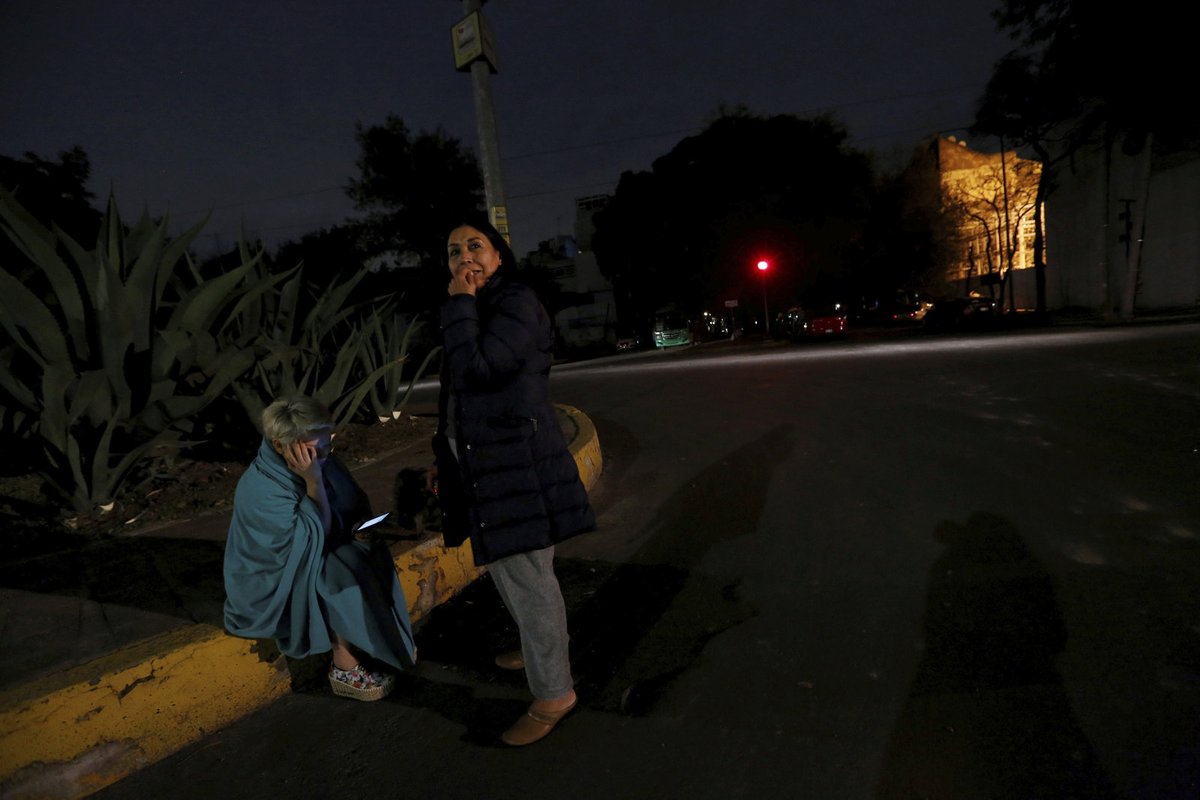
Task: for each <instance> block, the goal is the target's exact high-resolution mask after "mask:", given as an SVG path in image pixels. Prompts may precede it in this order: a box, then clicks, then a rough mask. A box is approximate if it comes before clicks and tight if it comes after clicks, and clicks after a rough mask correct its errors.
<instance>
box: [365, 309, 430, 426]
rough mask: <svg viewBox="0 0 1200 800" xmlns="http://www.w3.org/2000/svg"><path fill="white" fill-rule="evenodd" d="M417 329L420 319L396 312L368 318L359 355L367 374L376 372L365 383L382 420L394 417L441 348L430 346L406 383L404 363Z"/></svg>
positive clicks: (407, 357)
mask: <svg viewBox="0 0 1200 800" xmlns="http://www.w3.org/2000/svg"><path fill="white" fill-rule="evenodd" d="M420 329H421V323H420V322H419V321H417V320H415V319H409V318H408V317H406V316H405V315H403V314H401V313H399V312H394V313H392V314H390V315H384V314H375V315H373V316H372V317H371V318H370V319H369V320H368V322H367V328H366V334H367V335H366V338H365V340H364V346H363V348H362V350H361V353H360V356H359V358H360V360H361V362H362V365H363V368H364V370H365V371H366V372H367V373H368V374H369V375H376V376H377V377H376V378H375V380H374V381H372V382H371V383H369V384H368V387H367V388H368V391H367V394H366V399H367V401H368V402H369V403H370V404H371V410H372V411H373V412H374V414H375V416H376V417H378V418H379V420H380V421H381V422H386V421H387V420H390V419H393V418H394V417H396V416H397V415H398V414H399V413H400V412H399V409H401V408H403V407H404V405H405V404H407V402H408V398H409V396H410V395H411V394H412V390H413V387H414V386H415V385H416V383H417V381H418V380H420V379H421V376H423V375H424V374H425V371H426V370H427V369H428V368H429V365H430V364H431V363H432V362H433V359H434V358H435V357H436V356H437V355H438V353H440V352H441V348H440V347H434V348H433V349H431V350H430V351H429V352H428V353H427V354H426V355H425V358H424V360H422V361H421V364H420V365H419V366H418V367H417V370H416V372H414V373H413V374H412V376H411V377H410V378H409V379H408V382H407V386H406V385H405V380H404V365H405V364H407V363H408V360H409V357H410V353H409V348H410V347H411V346H412V339H413V336H414V334H416V333H417V332H418V331H420ZM401 391H403V395H401Z"/></svg>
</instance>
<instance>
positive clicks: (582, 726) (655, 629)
mask: <svg viewBox="0 0 1200 800" xmlns="http://www.w3.org/2000/svg"><path fill="white" fill-rule="evenodd" d="M553 395H554V399H555V401H557V402H562V403H567V404H570V405H575V406H578V407H579V408H581V409H583V410H584V411H585V412H586V413H587V414H588V415H589V416H590V417H591V419H592V421H593V422H594V423H595V424H596V427H597V430H598V432H599V437H600V443H601V446H602V448H603V450H604V453H605V472H604V475H603V476H602V477H601V479H600V481H599V485H598V487H597V488H596V490H595V491H594V493H593V501H594V503H595V505H596V507H597V509H598V511H599V520H600V525H601V529H600V530H599V531H598V532H597V533H594V534H589V535H587V536H584V537H581V538H579V539H576V540H573V541H572V542H569V543H567V544H565V545H563V546H562V547H560V549H559V562H558V563H559V573H560V580H561V582H562V584H563V587H564V594H565V596H566V597H567V600H568V606H569V613H570V617H571V626H572V635H573V654H572V655H573V663H574V668H575V672H576V677H577V680H578V690H579V694H580V697H581V709H580V710H579V711H577V712H576V713H575V714H574V715H572V716H571V717H570V718H568V720H567V721H565V722H564V723H563V725H562V727H561V729H560V730H558V731H556V732H555V733H554V734H553V735H552V736H550V737H549V738H548V739H546V740H545V741H543V742H541V743H539V744H537V745H534V746H533V747H530V748H527V749H524V750H510V749H505V748H503V747H501V746H497V744H496V741H495V738H496V736H497V735H498V734H499V732H500V731H501V730H503V729H504V728H505V727H506V726H507V725H508V723H509V722H510V721H511V720H512V719H513V718H515V716H516V715H517V714H519V713H520V711H521V710H522V709H523V707H524V705H525V703H526V702H527V700H526V695H525V692H524V687H523V684H522V680H521V679H520V676H519V675H516V676H514V675H511V674H505V673H500V672H498V671H497V670H495V669H494V668H492V667H491V666H490V661H491V656H492V655H493V654H494V652H496V651H497V650H498V649H500V648H503V647H506V646H508V645H510V644H511V643H512V642H513V641H514V640H515V632H514V630H513V627H512V624H511V622H510V621H509V620H508V619H507V617H506V616H505V612H504V610H503V608H502V606H501V605H500V603H499V601H498V600H497V599H496V595H495V591H494V588H493V587H492V586H490V584H489V581H488V580H487V579H486V578H485V579H483V580H481V581H479V582H477V583H476V584H475V585H474V586H472V587H471V588H470V589H469V590H468V591H467V592H465V593H463V594H462V595H460V596H459V597H458V598H457V599H455V600H454V601H452V602H450V603H448V604H447V605H446V606H443V607H441V608H439V609H437V610H436V611H435V612H434V614H433V615H431V617H430V618H429V620H428V622H427V623H426V624H425V625H424V626H423V627H422V629H421V631H420V634H419V644H420V648H421V654H422V656H423V662H422V664H421V665H420V666H419V667H418V668H417V669H416V670H415V671H414V672H413V673H411V674H409V675H406V676H405V677H404V679H403V680H402V681H401V684H400V686H399V688H398V689H397V691H396V693H395V694H394V695H393V696H392V697H390V698H388V699H387V700H385V701H383V702H380V703H373V704H356V703H352V702H349V701H346V700H339V699H336V698H334V697H333V696H331V695H330V694H329V693H328V691H327V690H326V689H324V688H323V687H322V686H321V683H320V680H319V676H318V678H317V679H316V680H315V681H313V683H312V685H311V687H306V688H303V690H302V691H300V692H298V693H296V694H294V695H293V696H291V697H288V698H286V699H284V700H283V701H281V702H279V703H277V704H275V705H273V706H271V707H270V708H268V709H266V710H265V711H263V712H260V713H258V714H255V715H253V716H251V717H249V718H247V719H245V720H243V721H242V722H240V723H238V724H236V725H234V726H232V727H231V728H229V729H226V730H223V731H219V732H216V733H214V734H213V735H212V736H210V737H209V738H208V739H206V740H204V741H202V742H199V743H197V744H196V745H194V746H192V747H189V748H188V749H186V750H184V751H182V752H180V753H178V754H177V755H175V756H173V757H171V758H169V759H167V760H165V761H163V762H161V763H158V764H155V765H152V766H150V767H148V768H147V769H145V770H143V771H142V772H140V773H138V774H136V775H133V776H131V777H130V778H127V779H125V780H123V781H121V782H119V783H117V784H115V785H113V786H111V787H109V788H108V789H106V790H104V791H102V792H100V793H99V794H98V795H97V797H103V798H127V797H137V798H143V797H145V798H149V797H164V796H165V797H172V798H193V797H196V798H199V797H213V796H218V797H225V798H243V797H244V798H250V797H266V796H279V797H287V798H325V797H355V798H377V797H378V798H384V797H389V798H390V797H407V796H414V797H433V798H514V799H515V798H545V797H571V798H575V800H582V798H593V797H595V798H600V797H604V798H610V797H618V798H681V799H682V798H696V799H703V798H743V797H745V798H756V799H757V798H799V797H804V798H822V799H824V798H829V799H830V800H857V799H858V798H1019V799H1020V800H1024V799H1025V798H1073V797H1077V798H1118V797H1119V798H1146V799H1147V800H1149V799H1150V798H1153V799H1154V800H1166V799H1170V798H1189V799H1191V798H1195V797H1196V796H1197V795H1198V793H1200V592H1198V591H1197V589H1198V588H1200V492H1198V491H1197V490H1196V486H1197V477H1198V476H1200V425H1198V424H1197V423H1198V422H1200V326H1198V325H1195V324H1184V325H1162V326H1149V327H1143V326H1133V327H1119V328H1110V329H1089V328H1080V329H1072V330H1065V331H1062V330H1051V331H1041V332H1023V333H1020V334H993V335H985V336H975V337H945V338H932V337H924V336H911V337H904V338H898V339H895V340H892V339H875V340H869V341H851V342H844V343H839V342H823V343H819V344H805V345H790V344H774V345H746V346H741V347H738V346H706V347H701V348H695V349H692V350H690V351H687V352H668V353H651V354H643V355H637V356H632V357H627V358H619V359H613V360H609V361H606V362H597V363H591V364H583V365H572V366H570V367H565V368H558V369H556V371H555V375H554V382H553Z"/></svg>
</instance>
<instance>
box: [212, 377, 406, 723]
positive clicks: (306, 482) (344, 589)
mask: <svg viewBox="0 0 1200 800" xmlns="http://www.w3.org/2000/svg"><path fill="white" fill-rule="evenodd" d="M262 427H263V441H262V444H261V445H260V446H259V449H258V457H257V458H255V459H254V462H253V463H251V464H250V466H249V467H248V468H247V469H246V472H245V473H243V475H242V477H241V479H240V480H239V481H238V485H237V491H236V493H235V494H234V500H233V519H232V520H231V521H230V524H229V535H228V537H227V539H226V543H225V629H226V630H227V631H228V632H229V633H232V634H233V635H235V636H243V637H246V638H251V639H274V640H275V641H276V642H277V643H278V645H279V649H280V650H282V651H283V653H284V654H286V655H288V656H291V657H292V658H304V657H305V656H309V655H313V654H316V653H326V652H330V651H332V654H333V655H332V662H333V663H332V664H331V666H330V669H329V684H330V687H331V688H332V689H333V692H334V694H336V695H338V696H339V697H349V698H352V699H355V700H379V699H382V698H383V697H384V696H386V695H387V694H388V693H389V692H390V691H391V690H392V686H393V685H394V682H395V681H394V678H393V677H392V675H391V674H390V671H391V670H399V669H403V668H405V667H410V666H412V665H413V664H414V663H415V660H416V647H415V645H414V643H413V635H412V626H411V624H410V622H409V618H408V604H407V603H406V602H405V599H404V592H403V590H402V589H401V587H400V581H399V580H398V579H397V577H396V571H395V567H394V566H393V564H392V561H391V559H390V558H385V557H381V555H382V554H380V553H378V552H375V551H373V550H372V548H371V545H370V544H369V542H368V541H367V540H366V538H365V537H362V538H360V537H358V536H356V535H355V529H356V528H357V526H358V525H359V524H361V523H362V522H363V521H364V520H366V519H367V518H368V517H370V516H371V507H370V502H369V501H368V499H367V495H366V493H365V492H364V491H363V490H362V487H360V486H359V485H358V483H357V482H356V481H355V480H354V478H353V476H351V474H350V472H349V471H348V470H347V469H346V468H345V466H343V465H342V463H341V462H340V461H338V460H337V459H336V458H335V457H333V455H332V452H333V419H332V418H331V417H330V414H329V410H328V409H327V408H325V406H323V405H322V404H321V403H319V402H317V401H316V400H314V399H313V398H311V397H305V396H298V397H291V398H283V399H279V400H276V401H275V402H273V403H271V405H269V406H267V409H266V410H265V411H264V412H263V416H262ZM364 659H367V662H366V663H364Z"/></svg>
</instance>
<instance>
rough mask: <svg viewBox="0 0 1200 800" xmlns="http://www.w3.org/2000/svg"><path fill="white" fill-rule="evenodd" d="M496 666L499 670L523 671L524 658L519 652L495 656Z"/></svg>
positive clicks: (513, 651)
mask: <svg viewBox="0 0 1200 800" xmlns="http://www.w3.org/2000/svg"><path fill="white" fill-rule="evenodd" d="M496 666H497V667H499V668H500V669H525V657H524V656H522V655H521V651H520V650H512V651H510V652H507V653H501V654H500V655H498V656H496Z"/></svg>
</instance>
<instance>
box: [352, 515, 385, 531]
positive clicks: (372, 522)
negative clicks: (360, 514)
mask: <svg viewBox="0 0 1200 800" xmlns="http://www.w3.org/2000/svg"><path fill="white" fill-rule="evenodd" d="M390 513H392V512H390V511H385V512H383V513H382V514H380V515H379V516H378V517H371V518H370V519H369V520H367V521H366V522H364V523H363V524H361V525H359V526H358V527H357V528H355V529H354V532H355V533H358V532H359V531H361V530H365V529H367V528H369V527H371V526H372V525H378V524H379V523H381V522H383V520H384V519H385V518H386V517H387V515H388V514H390Z"/></svg>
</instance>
